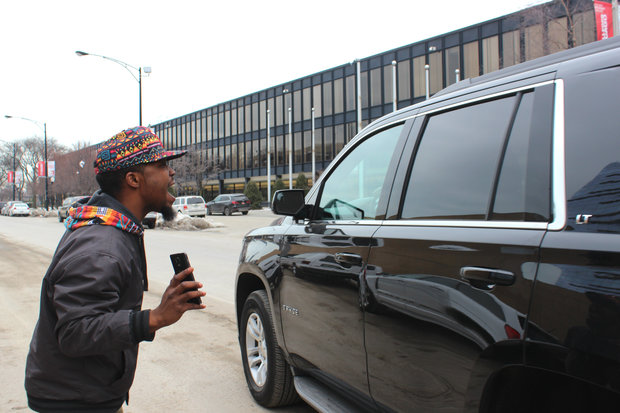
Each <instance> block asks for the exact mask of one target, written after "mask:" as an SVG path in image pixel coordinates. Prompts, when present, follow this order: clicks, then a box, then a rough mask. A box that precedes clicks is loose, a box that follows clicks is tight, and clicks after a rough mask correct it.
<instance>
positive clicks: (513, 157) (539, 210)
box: [490, 85, 554, 221]
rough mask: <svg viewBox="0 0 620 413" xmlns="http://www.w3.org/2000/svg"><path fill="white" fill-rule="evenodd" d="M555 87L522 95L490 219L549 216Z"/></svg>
mask: <svg viewBox="0 0 620 413" xmlns="http://www.w3.org/2000/svg"><path fill="white" fill-rule="evenodd" d="M553 90H554V87H553V85H546V86H542V87H540V88H538V89H537V91H536V94H534V93H531V92H530V93H525V94H523V97H522V98H521V102H520V104H519V110H518V112H517V114H516V116H515V120H514V123H513V126H512V130H511V132H510V139H509V141H508V145H507V147H506V152H505V155H504V157H503V161H502V166H501V174H500V176H499V180H498V185H497V192H496V195H495V200H494V205H493V214H491V216H490V219H493V220H510V221H548V220H549V217H550V201H549V200H550V197H551V193H550V179H551V176H550V173H551V134H552V127H551V126H552V124H551V119H552V108H553Z"/></svg>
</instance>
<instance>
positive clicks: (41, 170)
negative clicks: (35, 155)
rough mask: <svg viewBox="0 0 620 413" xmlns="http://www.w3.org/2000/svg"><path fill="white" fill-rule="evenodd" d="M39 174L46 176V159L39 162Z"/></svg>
mask: <svg viewBox="0 0 620 413" xmlns="http://www.w3.org/2000/svg"><path fill="white" fill-rule="evenodd" d="M37 176H46V175H45V162H44V161H39V162H37Z"/></svg>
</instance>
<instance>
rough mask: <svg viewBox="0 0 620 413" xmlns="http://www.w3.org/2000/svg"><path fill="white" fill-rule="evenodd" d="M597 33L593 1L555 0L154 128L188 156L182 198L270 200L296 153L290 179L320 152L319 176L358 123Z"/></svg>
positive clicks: (180, 170)
mask: <svg viewBox="0 0 620 413" xmlns="http://www.w3.org/2000/svg"><path fill="white" fill-rule="evenodd" d="M595 39H596V27H595V15H594V8H593V4H592V2H591V1H589V0H572V1H571V0H555V1H554V2H553V3H549V4H546V5H540V6H536V7H532V8H528V9H524V10H521V11H519V12H517V13H513V14H510V15H506V16H502V17H499V18H496V19H493V20H489V21H486V22H483V23H480V24H476V25H473V26H470V27H466V28H463V29H460V30H456V31H453V32H450V33H446V34H443V35H440V36H436V37H433V38H430V39H426V40H422V41H418V42H416V43H412V44H410V45H407V46H403V47H399V48H397V49H393V50H390V51H387V52H384V53H380V54H377V55H374V56H370V57H366V58H362V59H359V60H358V61H356V62H353V63H347V64H344V65H341V66H337V67H334V68H332V69H328V70H325V71H323V72H320V73H315V74H311V75H308V76H306V77H303V78H300V79H297V80H293V81H289V82H285V83H282V84H279V85H276V86H273V87H270V88H267V89H264V90H261V91H258V92H255V93H252V94H249V95H246V96H242V97H239V98H236V99H232V100H230V101H227V102H223V103H220V104H217V105H214V106H211V107H208V108H204V109H201V110H198V111H196V112H193V113H189V114H187V115H184V116H180V117H177V118H174V119H170V120H167V121H165V122H162V123H159V124H156V125H154V126H152V127H153V129H154V130H155V132H156V133H157V134H158V135H159V136H160V138H161V139H162V141H163V142H164V145H165V146H166V147H167V148H169V149H186V150H188V151H189V152H190V153H189V155H188V156H185V157H183V158H180V159H179V160H175V161H173V167H174V168H175V170H176V172H177V175H176V177H175V178H176V180H177V182H178V183H179V184H180V191H179V192H180V193H181V194H182V193H202V194H203V195H204V196H205V199H211V198H213V197H215V196H216V195H217V194H219V193H233V192H242V191H243V190H244V187H245V185H246V183H247V182H249V181H253V182H255V183H256V184H257V185H258V186H259V189H260V190H261V192H262V193H263V196H264V197H265V198H266V193H267V179H268V176H271V181H272V185H273V183H274V181H275V180H276V179H277V178H281V179H283V181H285V183H286V184H288V178H289V150H291V151H292V153H291V154H290V156H291V158H292V168H291V169H292V174H293V177H296V176H297V174H299V173H304V174H305V175H306V177H308V180H309V182H310V183H312V181H313V179H312V176H311V173H312V151H313V149H314V156H315V169H316V171H317V172H318V173H320V172H321V171H322V170H323V169H324V168H326V167H327V165H328V164H329V163H330V162H331V160H332V159H333V158H334V157H335V155H336V154H337V153H338V152H339V151H340V150H341V149H342V148H343V147H344V145H345V144H346V143H347V142H348V141H349V140H350V139H351V138H352V137H353V136H354V135H355V134H357V133H358V132H359V129H360V127H363V126H366V125H367V124H368V123H370V122H372V121H373V120H375V119H377V118H379V117H381V116H383V115H385V114H387V113H389V112H391V111H393V110H394V107H397V108H402V107H405V106H408V105H411V104H414V103H417V102H419V101H422V100H424V99H426V95H427V93H428V94H429V95H433V94H434V93H436V92H438V91H439V90H441V89H442V88H444V87H446V86H449V85H451V84H453V83H454V82H456V81H457V79H458V78H460V79H465V78H473V77H476V76H479V75H482V74H485V73H489V72H492V71H495V70H498V69H501V68H504V67H508V66H512V65H515V64H517V63H520V62H524V61H527V60H531V59H535V58H537V57H541V56H543V55H546V54H550V53H554V52H557V51H560V50H563V49H567V48H569V47H574V46H579V45H582V44H585V43H588V42H592V41H594V40H595ZM358 66H359V75H358ZM427 73H428V76H427ZM427 79H428V82H427ZM358 101H359V102H360V103H361V108H360V107H359V105H358ZM358 108H359V109H360V110H358ZM313 115H314V116H313ZM313 118H314V122H313ZM313 124H314V128H313ZM268 126H269V133H268ZM289 130H290V141H291V143H290V144H289ZM313 135H314V146H313V144H312V142H313V139H312V137H313ZM268 136H269V141H270V142H269V150H268V142H267V141H268ZM268 153H269V156H270V163H271V173H270V174H268V171H267V164H268V162H267V157H268ZM317 175H318V174H317ZM287 186H288V185H287Z"/></svg>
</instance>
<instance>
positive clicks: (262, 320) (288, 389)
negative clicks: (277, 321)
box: [240, 290, 299, 407]
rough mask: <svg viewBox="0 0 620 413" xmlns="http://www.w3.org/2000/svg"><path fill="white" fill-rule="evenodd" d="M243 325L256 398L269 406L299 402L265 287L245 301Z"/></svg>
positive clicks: (246, 359)
mask: <svg viewBox="0 0 620 413" xmlns="http://www.w3.org/2000/svg"><path fill="white" fill-rule="evenodd" d="M240 325H241V326H244V327H242V328H241V329H240V330H241V331H240V333H241V337H240V338H241V340H240V345H241V359H242V361H243V372H244V373H245V380H246V381H247V383H248V388H249V389H250V393H252V397H254V400H256V401H257V402H258V403H259V404H260V405H262V406H265V407H277V406H286V405H289V404H292V403H295V402H297V401H298V400H299V399H298V396H297V393H296V392H295V387H293V375H292V373H291V370H290V367H289V365H288V363H287V362H286V360H285V359H284V356H283V355H282V350H280V347H279V346H278V342H277V340H276V334H275V331H274V328H273V318H272V316H271V309H270V307H269V299H268V298H267V293H266V292H265V291H264V290H258V291H254V292H253V293H252V294H250V295H249V296H248V298H247V299H246V300H245V304H244V306H243V312H242V314H241V320H240Z"/></svg>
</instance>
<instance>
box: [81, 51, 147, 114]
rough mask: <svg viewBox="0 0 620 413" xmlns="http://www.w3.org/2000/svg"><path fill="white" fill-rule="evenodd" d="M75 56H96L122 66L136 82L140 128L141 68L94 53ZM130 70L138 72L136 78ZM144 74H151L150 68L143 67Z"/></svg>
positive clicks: (82, 53)
mask: <svg viewBox="0 0 620 413" xmlns="http://www.w3.org/2000/svg"><path fill="white" fill-rule="evenodd" d="M75 54H76V55H78V56H79V57H82V56H96V57H100V58H102V59H106V60H110V61H112V62H114V63H118V64H119V65H121V66H123V67H124V68H125V69H126V70H127V71H128V72H129V74H130V75H131V77H133V78H134V79H135V80H136V81H137V82H138V110H139V113H140V123H139V126H142V67H135V66H132V65H130V64H129V63H125V62H123V61H122V60H118V59H114V58H113V57H108V56H102V55H99V54H94V53H86V52H81V51H79V50H77V51H76V52H75ZM130 69H133V70H136V71H137V72H138V76H136V75H135V74H134V72H132V71H131V70H130ZM144 73H146V74H147V75H148V74H150V73H151V68H150V67H144Z"/></svg>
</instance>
